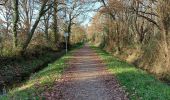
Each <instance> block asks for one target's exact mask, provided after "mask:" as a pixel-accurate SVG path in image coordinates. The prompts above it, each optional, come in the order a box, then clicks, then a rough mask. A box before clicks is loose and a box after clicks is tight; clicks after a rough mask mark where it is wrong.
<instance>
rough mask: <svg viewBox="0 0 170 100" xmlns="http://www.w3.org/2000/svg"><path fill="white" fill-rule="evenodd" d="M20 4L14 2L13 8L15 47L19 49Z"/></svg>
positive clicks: (17, 1) (16, 1) (15, 0)
mask: <svg viewBox="0 0 170 100" xmlns="http://www.w3.org/2000/svg"><path fill="white" fill-rule="evenodd" d="M18 3H19V0H14V1H13V6H14V15H13V18H14V19H13V35H14V36H13V47H14V48H15V47H17V45H18V38H17V35H18V32H17V28H18V25H17V24H18V20H19V11H18Z"/></svg>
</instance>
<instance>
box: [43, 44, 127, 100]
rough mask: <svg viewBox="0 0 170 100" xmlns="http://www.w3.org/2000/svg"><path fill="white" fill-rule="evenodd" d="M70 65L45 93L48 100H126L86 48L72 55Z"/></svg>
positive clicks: (98, 59) (102, 65)
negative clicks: (51, 88) (50, 89)
mask: <svg viewBox="0 0 170 100" xmlns="http://www.w3.org/2000/svg"><path fill="white" fill-rule="evenodd" d="M69 66H70V67H69V68H68V69H67V70H66V71H65V72H64V74H63V76H62V77H61V79H60V81H57V82H56V84H55V85H54V87H53V90H52V91H51V92H49V91H48V92H47V93H44V96H45V98H46V99H47V100H128V98H127V96H126V95H125V94H126V93H125V91H124V90H123V89H122V88H121V87H120V85H119V84H118V82H117V80H116V78H115V77H114V76H113V75H112V74H111V73H110V72H109V71H108V70H107V69H106V67H105V65H104V64H103V63H102V60H101V59H100V58H99V57H98V56H97V54H96V53H95V52H94V51H93V50H91V49H90V48H89V46H88V45H85V46H84V47H83V48H81V49H79V50H76V51H75V52H74V54H73V57H72V58H71V60H70V61H69Z"/></svg>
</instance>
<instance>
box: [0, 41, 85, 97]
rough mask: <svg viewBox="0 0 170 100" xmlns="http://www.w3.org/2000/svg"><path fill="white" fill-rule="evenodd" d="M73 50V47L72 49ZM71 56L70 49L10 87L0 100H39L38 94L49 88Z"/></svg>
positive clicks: (76, 46) (77, 46)
mask: <svg viewBox="0 0 170 100" xmlns="http://www.w3.org/2000/svg"><path fill="white" fill-rule="evenodd" d="M82 45H83V44H77V45H75V46H74V48H80V47H81V46H82ZM72 50H73V49H72ZM70 57H71V51H70V52H69V53H68V54H67V55H64V56H63V57H61V58H60V59H58V60H56V61H54V62H53V63H50V64H48V66H46V67H45V69H43V70H41V71H40V72H38V73H35V74H32V75H31V77H30V78H29V80H27V81H26V82H25V83H23V84H22V85H21V86H19V87H15V88H13V89H11V90H10V91H9V92H8V94H7V95H6V96H0V100H37V99H38V100H39V97H40V94H41V93H42V92H43V91H44V90H46V89H50V88H51V87H52V85H53V83H54V81H56V80H57V79H58V78H59V77H60V76H61V74H62V72H63V70H64V68H65V67H66V66H67V65H66V63H65V62H67V60H68V59H69V58H70Z"/></svg>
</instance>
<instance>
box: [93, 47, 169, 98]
mask: <svg viewBox="0 0 170 100" xmlns="http://www.w3.org/2000/svg"><path fill="white" fill-rule="evenodd" d="M92 48H93V49H94V50H95V51H96V52H97V53H98V54H99V55H100V57H101V58H102V59H103V60H104V62H105V63H106V64H107V67H108V69H109V70H110V71H111V72H112V73H113V74H114V75H115V76H116V77H117V79H118V81H119V82H120V84H121V86H122V87H123V88H124V89H125V90H126V91H127V92H128V93H129V98H130V99H131V100H170V86H168V85H167V84H165V83H162V82H160V81H159V80H158V79H156V77H155V76H153V75H150V74H148V73H147V72H145V71H143V70H141V69H138V68H136V67H134V66H133V65H131V64H128V63H126V62H124V61H121V60H119V59H117V58H115V57H113V56H112V55H111V54H109V53H107V52H105V51H103V50H101V49H99V48H96V47H92Z"/></svg>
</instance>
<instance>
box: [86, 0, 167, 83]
mask: <svg viewBox="0 0 170 100" xmlns="http://www.w3.org/2000/svg"><path fill="white" fill-rule="evenodd" d="M102 3H103V6H104V7H102V8H101V9H100V11H99V12H98V13H97V14H96V15H95V16H94V18H93V20H92V22H91V24H90V26H89V28H88V32H87V33H88V35H89V36H88V37H89V39H90V40H91V42H92V43H94V44H96V45H98V46H100V47H101V48H104V49H106V50H108V51H109V52H111V53H113V54H114V55H115V56H117V57H119V58H121V59H124V60H127V61H128V62H131V63H134V64H135V65H136V66H137V67H140V68H142V69H145V70H147V71H149V72H151V73H155V74H156V75H158V76H159V77H160V78H165V79H168V80H169V79H170V32H169V31H170V1H169V0H107V1H105V0H102Z"/></svg>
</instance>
